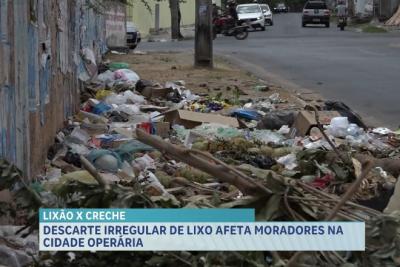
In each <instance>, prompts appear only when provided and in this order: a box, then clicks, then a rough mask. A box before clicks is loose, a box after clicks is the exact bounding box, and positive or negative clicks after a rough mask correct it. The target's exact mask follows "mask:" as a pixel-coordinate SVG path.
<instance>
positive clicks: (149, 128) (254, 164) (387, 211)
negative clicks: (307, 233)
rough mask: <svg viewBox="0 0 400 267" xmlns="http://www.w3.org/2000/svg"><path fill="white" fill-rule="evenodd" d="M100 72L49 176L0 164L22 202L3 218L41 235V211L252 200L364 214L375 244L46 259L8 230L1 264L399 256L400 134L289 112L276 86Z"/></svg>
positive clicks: (341, 118) (284, 211) (303, 211)
mask: <svg viewBox="0 0 400 267" xmlns="http://www.w3.org/2000/svg"><path fill="white" fill-rule="evenodd" d="M99 69H101V70H100V72H101V73H100V74H99V75H98V76H97V78H94V79H91V80H89V81H87V86H86V89H85V91H84V92H82V95H81V99H82V104H81V109H80V112H79V113H78V114H76V116H75V117H73V118H71V119H70V120H69V121H68V124H67V127H66V128H65V129H63V130H62V131H60V132H59V133H58V134H57V136H56V137H55V143H54V144H53V145H52V147H51V148H50V150H49V153H48V162H47V164H46V168H45V172H44V173H43V175H42V176H40V177H37V178H36V179H33V180H31V181H30V182H29V183H28V182H27V181H26V180H25V179H23V178H22V176H21V173H20V172H19V171H18V170H17V169H16V168H15V167H14V166H12V165H10V164H8V163H7V162H6V161H1V162H0V172H1V173H0V191H1V190H9V191H11V193H12V196H13V201H11V202H10V203H0V204H1V205H0V211H1V212H0V214H1V215H3V216H9V217H10V218H14V220H15V221H14V223H15V224H19V225H24V227H22V230H21V231H22V232H21V233H23V236H24V237H25V236H28V237H32V236H34V235H35V234H37V228H38V216H37V211H38V208H39V207H52V208H81V207H85V208H109V207H113V208H187V207H191V208H236V207H247V208H255V210H256V218H257V220H258V221H274V220H276V221H321V220H345V221H347V220H348V221H365V222H366V225H367V229H366V246H367V247H366V252H365V253H352V252H318V253H317V252H316V253H302V254H301V255H299V254H296V253H289V252H287V253H276V252H257V253H255V252H240V253H239V252H165V253H164V252H157V253H155V252H140V253H139V252H125V253H117V252H113V253H108V252H98V253H86V252H74V253H72V252H69V253H66V252H53V253H40V255H39V254H38V252H37V250H36V252H35V251H34V249H33V248H35V244H32V243H27V242H25V243H23V244H22V243H21V245H19V246H14V245H10V243H11V244H13V242H14V241H13V240H17V239H19V238H21V237H20V236H21V233H18V235H10V236H8V237H4V238H3V237H1V238H0V264H5V265H9V266H23V265H24V264H26V262H25V261H26V257H22V260H21V256H19V257H17V255H19V254H21V253H22V254H24V255H30V256H31V259H34V262H33V264H34V265H35V266H57V265H58V266H77V265H79V266H183V265H189V266H285V265H286V264H288V263H292V262H293V261H297V262H302V263H303V264H302V266H336V265H337V266H369V265H370V266H397V265H399V264H400V213H399V210H400V207H399V206H400V182H398V179H397V178H398V176H399V175H400V159H399V156H400V132H399V131H392V130H390V129H387V128H368V127H367V126H366V125H365V124H364V123H363V121H362V119H361V118H360V117H359V116H358V115H357V114H355V113H354V112H353V111H352V110H351V109H350V108H348V107H347V106H345V105H344V104H342V103H338V102H326V103H324V104H323V105H320V106H319V107H316V106H314V105H310V106H305V107H304V108H303V109H301V110H297V109H293V108H290V107H289V106H288V108H287V109H282V108H277V107H278V106H277V105H278V104H280V103H282V102H283V100H282V99H280V96H279V94H271V95H269V96H267V93H266V97H265V98H263V99H251V100H246V99H240V97H239V96H237V95H235V94H233V95H232V98H231V99H221V97H210V96H208V95H196V94H195V93H193V92H192V91H191V90H189V89H188V88H186V87H185V82H184V81H173V82H167V83H166V84H165V85H161V84H159V83H157V82H154V81H148V80H142V79H140V77H139V75H138V74H137V73H135V72H134V71H133V70H130V69H129V65H127V64H125V63H123V62H114V63H109V64H106V65H104V66H101V68H100V67H99ZM17 210H18V211H24V212H19V213H16V212H15V211H17ZM36 249H37V243H36ZM10 251H11V252H12V253H11V252H10ZM2 253H7V255H15V256H11V258H9V259H6V258H5V259H6V260H3V257H2V256H1V255H2Z"/></svg>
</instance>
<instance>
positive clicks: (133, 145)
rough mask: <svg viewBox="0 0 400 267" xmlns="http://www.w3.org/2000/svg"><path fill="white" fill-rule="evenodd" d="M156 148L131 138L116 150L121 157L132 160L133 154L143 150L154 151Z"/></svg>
mask: <svg viewBox="0 0 400 267" xmlns="http://www.w3.org/2000/svg"><path fill="white" fill-rule="evenodd" d="M153 150H154V148H152V147H151V146H148V145H146V144H143V143H142V142H140V141H138V140H131V141H129V142H126V143H123V144H121V145H120V146H119V147H118V148H117V149H115V150H114V152H115V153H117V154H118V155H119V156H120V158H121V159H122V160H123V161H124V160H125V161H128V162H131V161H132V160H133V154H134V153H137V152H142V151H153Z"/></svg>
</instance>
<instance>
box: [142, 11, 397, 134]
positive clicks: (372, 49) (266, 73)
mask: <svg viewBox="0 0 400 267" xmlns="http://www.w3.org/2000/svg"><path fill="white" fill-rule="evenodd" d="M274 23H275V25H274V26H273V27H267V30H266V31H265V32H261V31H260V32H251V33H250V36H249V38H248V39H247V40H244V41H237V40H235V39H234V38H233V37H219V38H218V39H217V40H216V41H215V42H214V49H215V52H216V53H219V54H223V55H227V56H229V57H231V58H233V59H235V61H236V62H238V63H240V64H241V65H242V66H243V67H245V68H247V69H249V70H250V71H252V72H255V73H256V74H257V75H259V76H261V77H265V78H267V79H272V80H274V82H277V83H281V84H283V85H284V86H286V87H289V89H297V90H299V89H307V90H312V91H313V92H317V93H320V94H321V95H322V96H323V97H325V98H326V99H331V100H339V101H343V102H345V103H346V104H347V105H349V106H350V107H351V108H353V109H354V110H355V111H357V112H359V113H360V114H361V115H362V116H363V117H364V118H365V119H366V120H367V122H369V123H372V124H374V125H383V126H388V127H392V128H397V127H398V126H399V125H400V33H384V34H366V33H358V32H355V31H344V32H341V31H339V29H338V28H337V27H336V25H335V24H333V23H332V24H331V28H324V27H323V26H312V27H307V28H302V27H301V14H293V13H289V14H279V15H275V16H274ZM140 49H141V50H164V51H176V50H190V49H193V41H184V42H174V43H143V44H142V45H141V47H140Z"/></svg>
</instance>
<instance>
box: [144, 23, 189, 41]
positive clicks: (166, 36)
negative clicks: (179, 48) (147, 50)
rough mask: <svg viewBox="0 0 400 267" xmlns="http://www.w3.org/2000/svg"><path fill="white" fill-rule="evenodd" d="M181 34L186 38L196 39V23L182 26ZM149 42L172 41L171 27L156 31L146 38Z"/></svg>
mask: <svg viewBox="0 0 400 267" xmlns="http://www.w3.org/2000/svg"><path fill="white" fill-rule="evenodd" d="M181 34H182V35H183V38H184V40H190V39H194V36H195V29H194V25H189V26H181ZM145 41H147V42H168V41H171V29H161V30H160V31H159V33H155V32H154V31H153V32H151V33H150V35H149V36H148V37H147V38H146V40H145Z"/></svg>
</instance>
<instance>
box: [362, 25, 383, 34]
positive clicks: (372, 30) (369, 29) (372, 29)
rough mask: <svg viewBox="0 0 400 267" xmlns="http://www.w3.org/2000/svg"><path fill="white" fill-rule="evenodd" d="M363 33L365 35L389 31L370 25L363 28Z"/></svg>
mask: <svg viewBox="0 0 400 267" xmlns="http://www.w3.org/2000/svg"><path fill="white" fill-rule="evenodd" d="M362 31H363V32H365V33H385V32H387V30H385V29H384V28H380V27H376V26H372V25H368V26H365V27H363V28H362Z"/></svg>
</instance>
